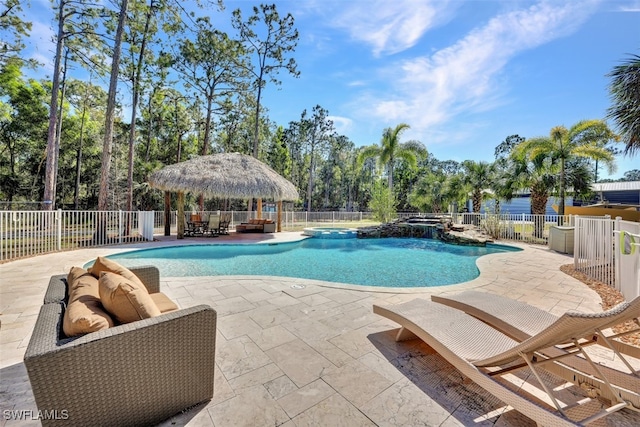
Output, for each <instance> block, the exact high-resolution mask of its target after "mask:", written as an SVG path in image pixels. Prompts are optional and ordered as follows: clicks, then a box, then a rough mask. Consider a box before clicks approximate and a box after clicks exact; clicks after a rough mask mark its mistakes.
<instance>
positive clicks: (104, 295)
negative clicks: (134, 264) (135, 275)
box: [98, 271, 161, 323]
mask: <svg viewBox="0 0 640 427" xmlns="http://www.w3.org/2000/svg"><path fill="white" fill-rule="evenodd" d="M98 282H99V291H100V300H101V301H102V305H103V306H104V308H105V309H106V310H107V311H108V312H109V313H111V315H112V316H113V317H115V318H116V320H117V321H118V322H120V323H130V322H135V321H136V320H142V319H148V318H150V317H155V316H159V315H160V314H161V313H160V310H159V309H158V307H157V306H156V304H155V303H154V302H153V300H152V299H151V296H150V295H149V292H148V291H147V288H145V287H144V285H140V284H138V283H136V282H134V281H132V280H129V279H127V278H125V277H122V276H120V275H118V274H115V273H111V272H108V271H107V272H103V273H102V274H101V275H100V280H99V281H98Z"/></svg>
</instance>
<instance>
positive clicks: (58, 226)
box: [55, 209, 62, 251]
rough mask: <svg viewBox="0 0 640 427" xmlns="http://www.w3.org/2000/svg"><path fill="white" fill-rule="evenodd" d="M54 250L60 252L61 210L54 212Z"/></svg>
mask: <svg viewBox="0 0 640 427" xmlns="http://www.w3.org/2000/svg"><path fill="white" fill-rule="evenodd" d="M55 220H56V250H57V251H60V250H62V209H58V210H57V211H56V218H55Z"/></svg>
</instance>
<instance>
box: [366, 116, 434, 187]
mask: <svg viewBox="0 0 640 427" xmlns="http://www.w3.org/2000/svg"><path fill="white" fill-rule="evenodd" d="M406 129H409V125H408V124H406V123H400V124H399V125H397V126H396V127H395V128H393V129H392V128H386V129H385V130H384V132H383V133H382V140H381V141H380V145H370V146H368V147H364V149H363V150H362V151H361V152H360V153H359V154H358V164H359V165H360V166H362V164H363V163H364V161H365V160H366V159H368V158H373V157H377V158H378V160H379V161H380V163H382V164H383V165H384V166H385V168H386V169H387V179H388V187H389V190H390V191H391V194H393V168H394V165H395V162H396V160H397V159H402V160H404V161H406V162H407V163H409V165H410V166H411V167H415V166H416V164H417V161H418V156H422V155H424V154H426V150H425V149H424V147H422V146H421V144H418V143H417V142H416V141H411V142H408V143H405V144H401V143H400V135H401V134H402V132H404V131H405V130H406Z"/></svg>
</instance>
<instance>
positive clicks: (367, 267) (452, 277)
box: [109, 238, 520, 287]
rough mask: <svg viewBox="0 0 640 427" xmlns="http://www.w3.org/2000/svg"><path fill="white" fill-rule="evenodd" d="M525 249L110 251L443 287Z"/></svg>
mask: <svg viewBox="0 0 640 427" xmlns="http://www.w3.org/2000/svg"><path fill="white" fill-rule="evenodd" d="M518 250H520V249H518V248H513V247H510V246H502V245H487V246H486V247H470V246H457V245H450V244H445V243H442V242H440V241H437V240H430V239H335V240H331V239H316V238H312V239H306V240H303V241H300V242H292V243H278V244H237V245H233V244H217V245H216V244H213V245H197V246H196V245H193V246H173V247H167V248H157V249H147V250H141V251H133V252H126V253H122V254H117V255H111V256H109V258H111V259H114V260H116V261H117V262H118V263H120V264H122V265H124V266H127V267H133V266H139V265H155V266H156V267H158V268H159V270H160V275H161V277H176V276H217V275H260V276H285V277H298V278H305V279H317V280H324V281H328V282H338V283H350V284H355V285H367V286H390V287H420V286H441V285H450V284H454V283H461V282H465V281H467V280H472V279H474V278H476V277H478V275H479V271H478V268H477V267H476V259H478V258H479V257H481V256H483V255H487V254H491V253H496V252H512V251H518Z"/></svg>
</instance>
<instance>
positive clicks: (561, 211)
mask: <svg viewBox="0 0 640 427" xmlns="http://www.w3.org/2000/svg"><path fill="white" fill-rule="evenodd" d="M564 186H565V183H564V159H560V203H558V215H559V216H560V217H562V216H563V215H564Z"/></svg>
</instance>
